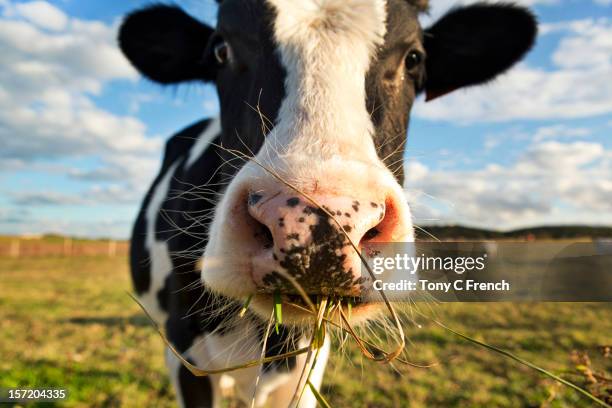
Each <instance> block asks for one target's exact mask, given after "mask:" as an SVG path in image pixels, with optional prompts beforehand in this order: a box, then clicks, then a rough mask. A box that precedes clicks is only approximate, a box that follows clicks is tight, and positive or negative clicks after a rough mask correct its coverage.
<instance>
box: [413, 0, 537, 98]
mask: <svg viewBox="0 0 612 408" xmlns="http://www.w3.org/2000/svg"><path fill="white" fill-rule="evenodd" d="M536 34H537V22H536V19H535V17H534V15H533V14H532V13H531V12H530V11H529V10H527V9H525V8H523V7H517V6H514V5H512V4H504V3H501V4H499V3H498V4H482V3H479V4H474V5H471V6H465V7H459V8H455V9H453V10H451V11H450V12H448V13H447V14H446V15H444V16H443V17H442V18H440V20H438V21H437V22H436V23H435V24H434V25H433V26H431V27H430V28H428V29H427V30H425V34H424V35H425V50H426V51H427V61H426V69H427V77H426V82H425V92H426V97H427V100H431V99H434V98H436V97H438V96H442V95H444V94H447V93H449V92H452V91H454V90H455V89H458V88H461V87H464V86H469V85H476V84H480V83H483V82H486V81H489V80H491V79H493V78H494V77H495V76H496V75H498V74H500V73H501V72H504V71H505V70H507V69H508V68H510V67H511V66H512V65H514V63H516V62H518V61H519V60H520V59H521V58H522V57H523V56H524V55H525V53H526V52H527V51H528V50H529V49H530V48H531V46H532V45H533V43H534V40H535V37H536Z"/></svg>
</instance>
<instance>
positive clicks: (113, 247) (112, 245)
mask: <svg viewBox="0 0 612 408" xmlns="http://www.w3.org/2000/svg"><path fill="white" fill-rule="evenodd" d="M115 255H117V241H115V240H112V239H111V240H109V241H108V256H110V257H114V256H115Z"/></svg>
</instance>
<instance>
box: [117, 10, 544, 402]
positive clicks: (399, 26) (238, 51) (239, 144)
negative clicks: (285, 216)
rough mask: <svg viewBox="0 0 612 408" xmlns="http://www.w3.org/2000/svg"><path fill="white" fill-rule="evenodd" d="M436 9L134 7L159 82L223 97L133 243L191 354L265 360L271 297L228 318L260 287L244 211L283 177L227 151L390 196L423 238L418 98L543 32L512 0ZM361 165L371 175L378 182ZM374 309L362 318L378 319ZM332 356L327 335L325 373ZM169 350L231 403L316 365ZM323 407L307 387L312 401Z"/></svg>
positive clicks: (172, 168) (304, 182) (179, 373)
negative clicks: (204, 87) (412, 168)
mask: <svg viewBox="0 0 612 408" xmlns="http://www.w3.org/2000/svg"><path fill="white" fill-rule="evenodd" d="M425 8H426V1H423V0H387V1H385V0H371V1H368V0H300V1H289V0H225V1H222V2H220V5H219V15H218V24H217V27H216V28H215V29H213V28H211V27H209V26H207V25H205V24H203V23H201V22H199V21H197V20H195V19H193V18H192V17H190V16H188V15H187V14H185V13H184V12H183V11H182V10H180V9H179V8H177V7H175V6H166V5H153V6H148V7H146V8H144V9H141V10H137V11H135V12H133V13H132V14H130V15H129V16H127V17H126V19H125V21H124V22H123V25H122V27H121V32H120V36H119V42H120V46H121V48H122V50H123V52H124V54H125V55H126V56H127V57H128V59H129V60H130V61H131V62H132V63H133V65H134V66H135V67H136V68H137V69H139V70H140V72H142V73H143V75H145V76H146V77H148V78H149V79H151V80H153V81H156V82H158V83H161V84H174V83H179V82H185V81H214V82H215V84H216V86H217V90H218V94H219V100H220V106H221V114H220V117H219V118H215V119H209V120H203V121H200V122H198V123H196V124H193V125H191V126H189V127H188V128H186V129H184V130H183V131H181V132H179V133H177V134H176V135H174V136H173V137H172V138H171V139H170V140H169V141H168V142H167V145H166V150H165V153H164V159H163V164H162V167H161V170H160V173H159V175H158V176H157V178H156V179H155V181H154V182H153V185H152V186H151V188H150V190H149V192H148V193H147V195H146V197H145V200H144V202H143V205H142V209H141V211H140V213H139V215H138V218H137V221H136V224H135V226H134V232H133V238H132V246H131V270H132V279H133V282H134V288H135V291H136V293H137V295H138V297H139V299H140V300H141V301H142V303H143V304H144V305H145V307H146V308H147V310H149V311H150V312H151V314H152V315H153V316H154V318H155V319H156V321H157V322H158V323H159V324H160V325H161V326H163V327H164V328H165V330H166V332H167V336H168V338H169V340H170V341H171V342H172V343H173V344H174V345H175V347H176V348H177V349H178V350H179V351H180V352H181V353H183V354H184V355H185V356H186V357H187V358H188V359H189V360H190V361H192V362H194V363H195V364H197V365H199V366H202V367H206V368H211V369H214V368H223V367H226V366H228V365H234V364H239V363H241V362H245V361H248V360H253V359H258V358H259V357H260V356H261V344H262V340H263V334H264V331H265V327H266V325H267V321H268V320H267V319H268V317H269V310H270V308H269V298H265V297H264V298H256V299H254V302H253V304H252V306H251V308H250V311H249V313H248V314H247V316H245V317H244V318H243V319H239V320H235V319H230V317H232V316H235V315H236V314H237V311H238V310H239V308H240V307H241V305H242V302H243V301H244V298H245V297H246V296H247V295H249V294H251V293H253V292H254V291H255V290H256V289H257V287H256V284H255V283H254V282H253V281H251V280H250V279H249V278H248V274H245V273H246V272H245V268H248V265H247V264H246V263H245V262H247V263H248V259H243V258H244V257H243V256H241V254H244V253H245V248H247V247H245V245H246V244H245V243H244V242H246V241H244V239H246V237H247V236H248V235H249V234H250V232H251V231H250V230H249V229H248V227H246V226H245V225H246V224H247V223H240V222H236V220H240V219H241V218H240V217H248V214H246V213H244V214H243V213H236V212H235V211H234V209H235V208H238V207H237V206H236V203H240V202H241V200H242V201H246V196H245V194H247V193H249V194H250V193H251V191H263V193H262V194H264V195H265V194H271V192H273V191H275V190H274V189H279V187H278V186H277V184H278V182H277V180H274V179H273V178H271V177H270V175H269V174H267V173H266V172H265V171H263V170H262V169H261V168H259V167H258V166H256V165H255V164H254V163H252V162H246V164H245V161H244V160H237V159H236V157H235V156H234V155H232V154H231V153H229V152H228V150H227V149H235V150H237V151H240V152H242V153H243V154H245V155H248V156H251V155H253V154H255V155H256V158H257V159H258V160H259V161H260V162H262V163H265V164H266V165H267V166H269V167H270V168H271V169H272V170H273V171H275V172H277V173H279V174H280V175H282V176H283V177H284V178H286V179H288V180H290V181H292V182H293V183H296V184H298V185H299V186H300V187H301V188H304V189H305V190H308V189H312V190H315V191H321V190H323V191H325V192H332V193H333V194H336V195H343V194H349V193H350V194H354V193H357V194H360V193H363V194H366V193H367V194H369V195H373V196H376V197H378V198H380V199H381V200H383V201H384V200H385V199H386V198H388V197H389V196H392V197H393V200H394V201H393V205H394V207H395V209H394V211H395V212H394V221H393V222H394V225H393V226H392V227H390V228H394V229H393V231H394V235H393V239H394V240H412V239H413V235H412V223H411V220H410V211H409V208H408V207H407V205H406V204H405V202H404V200H401V199H400V197H401V194H402V190H401V184H402V183H403V174H402V166H401V159H402V157H403V153H404V143H405V139H406V130H407V128H408V117H409V112H410V108H411V106H412V103H413V101H414V99H415V97H416V95H417V94H418V93H420V92H423V91H424V92H425V93H426V94H427V96H428V98H430V99H431V98H434V97H437V96H441V95H443V94H445V93H448V92H451V91H453V90H455V89H458V88H461V87H464V86H470V85H475V84H479V83H483V82H486V81H488V80H490V79H492V78H493V77H495V76H496V75H497V74H499V73H500V72H503V71H505V70H506V69H507V68H509V67H510V66H511V65H513V64H514V63H515V62H516V61H518V60H519V59H520V58H522V56H523V55H524V54H525V52H526V51H527V50H528V49H529V48H530V47H531V45H532V43H533V40H534V37H535V32H536V26H535V21H534V18H533V16H532V15H531V13H529V12H528V11H527V10H525V9H523V8H520V7H517V6H513V5H510V4H505V3H501V4H495V5H485V4H477V5H472V6H468V7H462V8H457V9H454V10H452V11H451V12H449V13H448V14H447V15H445V16H444V17H442V18H441V19H440V20H439V21H438V22H437V23H435V24H434V25H433V26H432V27H430V28H429V29H427V30H424V31H423V30H422V29H421V27H420V25H419V22H418V19H417V17H418V14H419V13H420V12H422V11H424V10H425ZM219 50H224V58H219V55H218V51H219ZM262 122H263V123H262ZM419 136H420V137H430V135H419ZM221 145H222V146H223V147H224V148H221V147H219V146H221ZM364 174H371V175H372V179H371V180H367V181H368V182H367V183H366V181H364V178H365V179H367V177H364ZM313 185H314V187H313ZM254 186H255V187H254ZM372 203H373V204H372V205H374V204H375V202H374V201H372ZM356 208H357V209H359V207H358V206H357V207H356ZM349 215H351V214H349ZM353 215H356V214H353ZM247 249H248V248H247ZM245 265H246V266H245ZM323 279H324V278H323ZM362 310H363V312H362V313H361V316H359V313H357V315H358V316H357V317H356V319H360V318H361V319H367V318H370V317H371V316H372V315H371V314H370V313H369V312H368V310H369V309H368V308H367V307H364V308H363V309H362ZM289 321H291V319H289ZM296 321H299V319H298V320H296ZM296 324H297V323H296ZM297 325H298V326H299V324H297ZM296 333H299V330H295V327H292V326H291V325H289V326H281V330H280V333H279V334H276V333H275V332H274V331H272V333H271V335H270V337H269V339H268V340H267V342H266V344H267V349H266V353H265V354H266V355H267V356H273V355H277V354H279V353H282V352H284V351H288V350H289V349H292V348H293V347H297V346H299V345H300V344H303V342H304V339H303V338H301V336H300V335H299V334H296ZM328 353H329V344H328V343H326V345H325V347H324V350H323V352H322V353H321V356H320V357H319V362H318V364H317V367H315V373H314V376H313V377H312V382H313V383H314V384H315V385H317V386H318V385H320V383H321V381H322V377H323V370H324V368H325V361H326V359H327V355H328ZM166 360H167V365H168V369H169V371H170V376H171V379H172V383H173V385H174V387H175V389H176V392H177V396H178V402H179V404H180V405H181V406H186V407H216V406H219V404H220V401H221V398H222V397H221V396H222V394H224V393H225V392H226V391H227V389H228V388H233V390H234V392H235V394H236V395H237V396H238V397H239V398H240V399H242V400H243V401H245V402H246V403H247V404H250V401H251V399H252V398H253V397H255V406H262V405H263V404H264V403H266V401H267V402H268V403H271V404H272V406H278V407H285V406H287V404H288V403H289V401H290V397H291V395H292V394H293V392H294V391H295V386H296V382H297V377H298V376H299V373H300V372H301V366H303V364H304V357H303V356H302V357H299V358H289V359H286V360H282V361H279V362H274V363H269V364H265V365H264V367H263V368H259V367H253V368H249V369H243V370H239V371H236V372H232V373H228V374H223V375H212V376H209V377H199V378H198V377H194V376H193V375H191V374H190V373H189V371H188V370H187V369H185V368H184V367H183V366H182V365H181V364H180V363H179V361H178V360H177V359H176V358H175V357H174V356H173V355H172V354H171V353H167V356H166ZM258 377H259V380H258V382H257V378H258ZM256 383H257V387H255V385H256ZM315 404H316V401H315V399H314V397H313V395H312V394H311V393H310V392H307V393H306V394H305V396H304V398H303V399H302V401H301V405H300V406H303V407H313V406H315Z"/></svg>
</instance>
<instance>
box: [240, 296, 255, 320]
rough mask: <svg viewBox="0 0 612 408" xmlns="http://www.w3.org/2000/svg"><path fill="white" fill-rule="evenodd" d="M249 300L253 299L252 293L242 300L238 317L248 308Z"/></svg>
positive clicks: (242, 315)
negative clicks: (242, 303)
mask: <svg viewBox="0 0 612 408" xmlns="http://www.w3.org/2000/svg"><path fill="white" fill-rule="evenodd" d="M251 300H253V295H249V297H248V298H246V300H245V301H244V305H243V306H242V309H240V313H239V314H238V315H239V316H240V317H244V314H245V313H246V311H247V310H248V308H249V305H250V304H251Z"/></svg>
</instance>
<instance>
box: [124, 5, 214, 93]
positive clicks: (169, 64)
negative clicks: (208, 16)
mask: <svg viewBox="0 0 612 408" xmlns="http://www.w3.org/2000/svg"><path fill="white" fill-rule="evenodd" d="M213 31H214V30H213V29H212V28H210V27H209V26H207V25H205V24H203V23H201V22H199V21H198V20H196V19H194V18H193V17H191V16H189V15H188V14H187V13H185V12H184V11H183V10H181V9H180V8H178V7H174V6H166V5H154V6H151V7H147V8H144V9H141V10H137V11H135V12H133V13H131V14H129V15H128V16H127V17H126V18H125V20H124V21H123V24H122V25H121V28H120V30H119V46H120V47H121V51H123V53H124V54H125V56H126V57H127V58H128V59H129V60H130V62H131V63H132V65H134V67H136V69H138V71H140V72H141V73H142V74H143V75H145V76H146V77H148V78H149V79H151V80H153V81H155V82H159V83H162V84H173V83H178V82H183V81H191V80H211V79H213V77H214V70H215V67H214V64H210V63H208V62H207V61H205V60H204V51H205V49H206V45H207V43H208V39H209V37H210V36H211V34H212V33H213Z"/></svg>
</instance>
